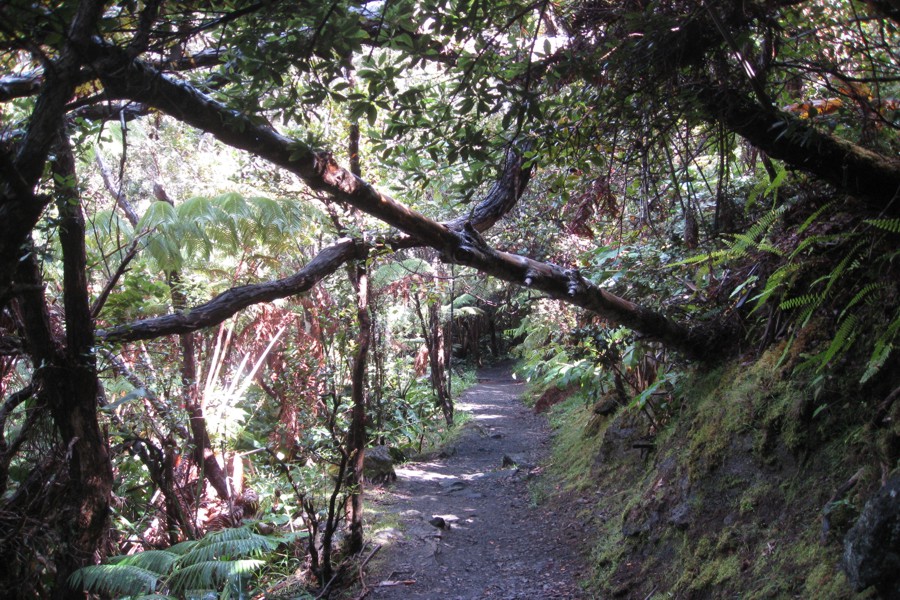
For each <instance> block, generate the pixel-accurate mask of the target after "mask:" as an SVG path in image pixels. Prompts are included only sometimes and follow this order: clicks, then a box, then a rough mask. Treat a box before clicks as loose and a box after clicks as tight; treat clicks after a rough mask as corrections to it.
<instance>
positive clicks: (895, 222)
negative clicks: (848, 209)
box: [864, 219, 900, 233]
mask: <svg viewBox="0 0 900 600" xmlns="http://www.w3.org/2000/svg"><path fill="white" fill-rule="evenodd" d="M864 223H866V224H868V225H871V226H873V227H877V228H879V229H884V230H885V231H888V232H890V233H900V219H866V220H865V221H864Z"/></svg>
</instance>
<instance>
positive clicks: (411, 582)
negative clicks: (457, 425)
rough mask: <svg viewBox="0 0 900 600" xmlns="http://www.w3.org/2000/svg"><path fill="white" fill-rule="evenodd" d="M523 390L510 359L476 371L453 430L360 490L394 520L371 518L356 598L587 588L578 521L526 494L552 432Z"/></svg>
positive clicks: (534, 593) (508, 597) (505, 596)
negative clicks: (384, 480) (428, 451)
mask: <svg viewBox="0 0 900 600" xmlns="http://www.w3.org/2000/svg"><path fill="white" fill-rule="evenodd" d="M523 391H524V388H523V385H522V384H521V383H519V382H516V381H515V380H514V379H512V377H511V375H510V368H509V366H508V365H506V366H500V367H495V368H492V369H486V370H483V371H482V372H480V373H479V383H478V385H476V386H474V387H473V388H471V389H470V390H468V391H467V392H466V393H465V394H464V396H463V398H462V399H461V402H460V403H459V405H458V408H459V409H460V410H463V411H466V412H468V413H470V414H471V415H472V420H471V421H470V422H468V423H467V424H466V425H465V426H464V427H463V431H462V433H461V435H460V437H459V438H458V439H457V440H456V441H455V442H454V443H452V444H451V445H450V446H449V447H447V448H445V449H444V450H443V451H442V452H441V453H439V454H438V455H436V456H434V457H433V459H431V460H422V461H420V462H415V463H407V464H404V465H403V466H402V467H401V468H398V469H397V475H398V479H397V482H396V483H394V484H391V485H388V486H386V487H385V488H384V489H382V490H380V491H379V490H372V492H373V493H371V494H367V496H368V501H369V502H370V504H371V506H372V509H373V512H374V513H376V514H377V515H378V517H377V519H378V520H379V521H380V522H381V523H383V524H388V525H392V527H389V528H387V529H381V530H380V531H379V530H378V529H379V527H378V522H377V521H376V523H375V527H374V529H375V531H376V532H375V534H374V535H373V536H372V542H371V543H372V544H373V545H381V547H380V549H379V550H378V551H377V552H376V554H375V556H374V557H373V558H372V560H371V561H370V562H369V563H368V564H367V565H366V567H365V569H364V572H363V573H362V576H363V579H362V587H360V588H358V589H357V593H356V597H357V598H363V597H364V598H367V599H401V598H402V599H406V598H433V599H441V600H443V599H465V600H470V599H476V598H479V599H480V598H492V599H497V600H514V599H525V598H528V599H541V598H560V599H571V598H585V597H586V596H585V595H584V594H583V593H582V592H581V590H580V588H579V585H578V581H579V579H580V578H581V577H582V576H583V574H584V573H586V570H585V567H584V566H583V559H582V558H581V556H580V548H581V546H582V543H583V541H584V539H585V538H586V537H587V532H586V531H585V528H584V527H583V524H580V523H578V522H577V521H576V520H575V519H574V518H573V517H572V516H571V515H572V512H571V510H569V509H565V508H557V507H555V506H554V505H553V504H552V503H536V502H535V501H534V499H533V497H532V496H533V495H534V492H533V491H532V490H534V489H539V488H536V487H532V486H534V485H535V484H536V483H537V481H538V479H539V478H540V477H542V469H541V467H540V466H539V465H540V464H541V461H542V460H543V459H545V458H546V454H547V451H548V450H549V434H550V432H549V429H548V427H547V424H546V419H545V418H544V417H543V416H541V415H537V416H536V415H534V414H533V412H532V411H531V410H529V409H527V408H526V407H525V406H524V405H523V404H522V402H521V394H522V392H523ZM436 518H439V519H442V520H443V523H441V522H440V521H438V520H435V519H436ZM429 521H434V524H432V523H429ZM441 525H443V527H440V526H441ZM372 547H373V548H374V547H376V546H372Z"/></svg>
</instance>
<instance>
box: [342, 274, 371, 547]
mask: <svg viewBox="0 0 900 600" xmlns="http://www.w3.org/2000/svg"><path fill="white" fill-rule="evenodd" d="M354 283H355V285H354V287H355V288H356V319H357V322H358V323H359V335H358V337H357V338H356V354H355V355H354V357H353V365H352V368H351V373H350V377H351V384H352V388H351V399H352V401H353V408H352V412H351V413H350V430H349V431H348V432H347V438H348V439H347V443H348V444H347V445H348V448H347V451H348V453H349V454H350V465H349V468H348V469H347V489H348V490H349V493H350V497H349V500H348V502H347V523H348V524H349V532H348V534H347V540H346V544H345V549H346V550H347V552H349V553H355V552H359V551H360V550H362V547H363V541H364V540H363V502H362V497H363V469H364V465H365V462H364V461H365V452H366V358H367V356H368V353H369V346H370V343H371V331H372V320H371V317H370V316H369V280H368V275H367V273H366V267H365V264H364V263H359V264H357V267H356V274H355V277H354Z"/></svg>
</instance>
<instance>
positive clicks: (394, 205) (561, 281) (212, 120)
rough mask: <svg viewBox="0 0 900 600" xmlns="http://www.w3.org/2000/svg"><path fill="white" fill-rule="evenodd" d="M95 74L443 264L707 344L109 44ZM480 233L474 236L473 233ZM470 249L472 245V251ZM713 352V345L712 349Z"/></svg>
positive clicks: (701, 336)
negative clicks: (421, 207)
mask: <svg viewBox="0 0 900 600" xmlns="http://www.w3.org/2000/svg"><path fill="white" fill-rule="evenodd" d="M94 66H95V68H96V69H97V71H98V73H99V76H100V78H101V80H102V81H103V83H104V86H105V87H106V89H107V91H108V92H109V94H111V95H113V96H114V97H121V98H131V99H132V100H135V101H138V102H144V103H147V104H149V105H151V106H155V107H156V108H158V109H160V110H162V111H164V112H166V113H168V114H170V115H171V116H173V117H174V118H176V119H178V120H181V121H183V122H185V123H187V124H189V125H192V126H194V127H197V128H199V129H202V130H204V131H207V132H209V133H211V134H213V135H214V136H215V137H217V138H218V139H219V140H220V141H222V142H224V143H226V144H228V145H230V146H233V147H235V148H238V149H241V150H245V151H247V152H251V153H253V154H255V155H257V156H260V157H261V158H264V159H266V160H269V161H270V162H272V163H274V164H276V165H279V166H281V167H284V168H285V169H287V170H289V171H291V172H292V173H294V174H296V175H298V176H299V177H300V178H301V179H303V180H304V182H305V183H306V184H307V185H308V186H309V187H310V188H312V189H314V190H319V191H323V192H326V193H328V194H330V195H331V196H332V197H333V198H334V199H336V200H339V201H342V202H345V203H347V204H349V205H351V206H353V207H356V208H358V209H360V210H362V211H363V212H366V213H368V214H369V215H371V216H373V217H375V218H377V219H380V220H382V221H384V222H385V223H387V224H389V225H392V226H393V227H396V228H397V229H399V230H400V231H402V232H404V233H406V234H408V235H410V236H412V238H414V240H413V243H414V244H415V243H421V244H425V245H428V246H431V247H433V248H435V249H437V250H438V251H440V252H441V256H442V258H443V259H444V260H445V261H447V262H453V263H457V264H463V265H467V266H471V267H474V268H476V269H479V270H482V271H484V272H486V273H488V274H491V275H494V276H496V277H499V278H501V279H503V280H505V281H510V282H513V283H517V284H519V285H522V284H524V285H526V286H529V287H535V288H536V289H540V290H543V291H545V292H547V293H549V294H550V295H551V296H553V297H554V298H557V299H560V300H564V301H568V302H571V303H572V304H575V305H577V306H581V307H582V308H587V309H589V310H592V311H594V312H597V313H598V314H599V315H600V316H602V317H604V318H607V319H610V320H611V321H613V322H616V323H619V324H622V325H624V326H626V327H629V328H631V329H635V330H637V331H638V332H640V333H642V334H643V335H644V336H646V337H648V338H651V339H654V340H658V341H662V342H664V343H666V344H667V345H669V346H670V347H672V348H675V349H678V350H681V351H683V352H685V353H687V354H689V355H691V356H694V357H697V358H699V357H701V356H703V355H704V350H705V349H706V348H707V347H708V344H707V342H708V340H707V334H708V332H707V331H706V330H702V331H697V332H696V334H694V333H692V330H691V329H689V328H688V327H686V326H684V325H680V324H678V323H675V322H673V321H671V320H670V319H668V318H666V317H665V316H664V315H662V314H660V313H657V312H654V311H652V310H648V309H646V308H643V307H640V306H638V305H636V304H634V303H632V302H630V301H627V300H624V299H622V298H619V297H617V296H615V295H613V294H611V293H609V292H607V291H605V290H601V289H600V288H598V287H597V286H594V285H592V284H589V283H588V282H586V281H584V279H583V278H581V277H580V275H578V276H577V277H576V276H574V275H573V276H572V277H570V276H569V275H568V274H567V272H566V271H564V270H563V269H561V268H560V267H557V266H555V265H548V264H543V263H539V262H537V261H533V260H531V259H528V258H524V257H520V256H516V255H512V254H507V253H504V252H497V251H495V250H492V249H489V248H487V245H486V244H485V243H484V242H483V240H481V241H479V242H476V243H474V245H473V242H472V240H473V239H474V238H473V237H472V235H471V234H475V236H477V231H476V230H475V228H474V227H469V228H468V230H469V231H458V230H456V229H455V228H454V229H451V228H450V227H448V226H447V225H444V224H441V223H438V222H436V221H433V220H432V219H429V218H427V217H425V216H424V215H422V214H420V213H418V212H416V211H414V210H411V209H409V208H408V207H406V206H403V205H402V204H400V203H399V202H397V201H395V200H393V199H392V198H391V197H389V196H387V195H386V194H383V193H381V192H379V191H378V190H376V189H375V188H374V187H373V186H372V185H370V184H369V183H367V182H366V181H364V180H363V179H361V178H360V177H358V176H356V175H354V174H353V173H351V172H349V171H348V170H346V169H343V168H341V167H340V166H338V164H337V162H335V160H334V158H333V157H332V155H331V154H330V153H327V152H321V151H315V150H313V149H312V148H310V147H308V146H306V145H304V144H303V143H302V142H299V141H297V140H291V139H289V138H287V137H285V136H282V135H280V134H279V133H277V132H275V131H274V130H273V129H271V128H270V127H268V126H265V125H259V124H257V123H255V122H253V121H251V120H250V119H249V118H248V117H245V116H242V115H239V114H236V113H235V112H234V111H231V110H229V109H227V108H226V107H225V106H223V105H221V104H220V103H218V102H216V101H214V100H212V99H210V98H208V97H206V96H204V95H203V94H201V93H200V92H198V91H197V90H195V89H194V88H192V87H190V86H189V85H187V84H185V83H180V82H175V81H172V80H170V79H168V78H167V77H165V76H164V75H162V74H161V73H159V72H157V71H155V70H153V69H151V68H150V67H148V66H147V65H144V64H142V63H139V62H137V61H132V60H129V59H127V57H124V56H122V55H121V54H120V53H117V51H116V50H115V49H114V48H98V49H97V57H96V60H95V61H94ZM479 239H480V238H479ZM476 248H477V251H474V250H475V249H476ZM712 354H713V355H715V350H713V351H712Z"/></svg>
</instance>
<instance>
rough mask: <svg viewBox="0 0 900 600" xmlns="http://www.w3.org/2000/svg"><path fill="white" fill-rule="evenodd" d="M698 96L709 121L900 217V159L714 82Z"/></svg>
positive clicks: (700, 89) (697, 91) (698, 88)
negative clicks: (723, 87)
mask: <svg viewBox="0 0 900 600" xmlns="http://www.w3.org/2000/svg"><path fill="white" fill-rule="evenodd" d="M693 91H694V94H695V95H696V97H697V98H698V99H699V100H700V101H701V103H702V106H703V107H704V109H705V110H706V111H707V112H708V113H709V115H710V117H712V118H714V119H716V120H719V121H721V122H722V123H723V124H724V125H725V126H726V127H727V128H728V129H729V130H731V131H733V132H735V133H737V134H738V135H740V136H741V137H743V138H745V139H746V140H747V141H748V142H750V143H751V144H753V145H754V146H756V147H757V148H759V149H760V150H762V151H763V152H765V153H766V154H767V155H768V156H769V157H770V158H777V159H779V160H782V161H784V162H785V163H786V164H788V165H791V166H792V167H794V168H796V169H799V170H801V171H804V172H806V173H809V174H811V175H814V176H816V177H818V178H819V179H822V180H823V181H827V182H828V183H830V184H832V185H833V186H835V187H836V188H837V189H839V190H841V191H844V192H846V193H848V194H850V195H852V196H855V197H857V198H859V199H860V200H863V201H864V202H865V203H866V204H867V206H868V207H869V208H870V209H871V210H872V211H873V212H876V213H884V214H890V215H898V214H900V160H897V159H896V158H890V157H887V156H882V155H881V154H878V153H876V152H872V151H871V150H867V149H866V148H863V147H861V146H857V145H856V144H853V143H851V142H848V141H847V140H844V139H841V138H839V137H836V136H834V135H831V134H829V133H825V132H822V131H819V130H817V129H816V128H815V127H814V126H813V125H812V124H811V123H809V122H808V121H807V120H803V119H798V118H797V117H795V116H793V115H790V114H788V113H784V112H781V111H779V110H777V109H775V108H772V107H766V106H763V105H761V104H759V103H758V102H755V101H753V100H751V99H750V98H749V97H747V96H745V95H743V94H741V93H739V92H737V91H735V90H731V89H722V88H720V87H718V86H716V85H714V84H713V83H711V82H710V83H706V84H700V85H697V86H696V87H695V88H694V90H693Z"/></svg>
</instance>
